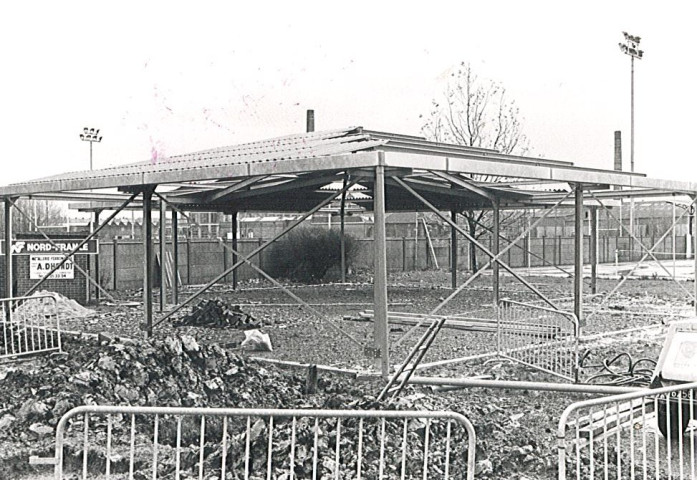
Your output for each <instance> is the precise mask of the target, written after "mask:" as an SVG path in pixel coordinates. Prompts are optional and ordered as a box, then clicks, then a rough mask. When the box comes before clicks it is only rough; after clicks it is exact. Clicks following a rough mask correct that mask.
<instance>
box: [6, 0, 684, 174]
mask: <svg viewBox="0 0 697 480" xmlns="http://www.w3.org/2000/svg"><path fill="white" fill-rule="evenodd" d="M245 4H246V5H245V6H241V2H233V1H228V2H195V3H194V2H190V3H189V4H183V2H176V4H175V2H146V1H139V2H128V1H119V2H111V3H109V5H107V6H104V5H102V4H101V3H100V2H94V1H92V2H71V1H61V2H53V1H52V2H48V1H46V2H4V3H3V5H2V7H0V45H2V46H1V47H0V55H1V59H2V69H1V70H0V71H1V72H2V74H1V75H0V85H1V87H2V88H0V121H1V122H2V136H1V138H2V146H1V149H2V150H1V151H2V153H3V155H4V158H3V160H2V165H3V169H2V172H3V174H2V178H1V179H0V184H7V183H12V182H16V181H21V180H26V179H31V178H36V177H40V176H45V175H49V174H53V173H61V172H66V171H72V170H81V169H87V168H89V146H88V144H87V143H86V142H81V141H80V139H79V134H80V132H81V130H82V128H83V127H84V126H89V127H98V128H100V129H101V131H102V134H103V137H104V139H103V141H102V143H101V144H98V145H95V146H94V165H95V168H101V167H105V166H109V165H116V164H122V163H128V162H134V161H141V160H148V159H150V158H151V157H152V156H153V155H158V156H163V155H172V154H177V153H185V152H188V151H195V150H200V149H205V148H212V147H216V146H221V145H230V144H235V143H241V142H246V141H252V140H258V139H264V138H270V137H274V136H279V135H286V134H290V133H298V132H302V131H303V130H304V128H305V110H306V109H308V108H312V109H314V110H315V112H316V128H317V130H322V129H330V128H337V127H345V126H357V125H361V126H364V127H366V128H370V129H378V130H385V131H392V132H399V133H406V134H419V133H420V128H421V125H422V122H423V120H422V119H420V118H419V115H421V114H426V113H428V111H429V107H430V103H431V100H432V99H433V98H435V97H438V96H439V95H440V94H441V93H442V92H443V89H444V86H445V81H446V79H447V77H448V72H449V71H450V70H451V69H452V68H454V67H456V66H457V65H458V64H459V63H460V62H462V61H465V62H469V63H470V64H471V65H472V67H473V69H474V70H475V72H476V73H477V74H478V75H479V76H480V77H484V78H488V79H491V80H494V81H497V82H500V83H502V84H503V85H504V86H505V87H506V89H507V91H508V93H509V95H510V97H511V98H514V99H515V100H516V102H517V104H518V106H519V107H520V111H521V115H522V117H523V122H524V128H525V132H526V134H527V136H528V137H529V140H530V145H531V147H532V154H533V155H535V156H538V155H539V156H544V157H547V158H554V159H561V160H570V161H573V162H575V163H576V164H578V165H581V166H588V167H599V168H608V169H610V168H612V159H613V131H614V130H622V132H623V141H624V153H625V155H624V163H625V168H626V169H629V141H630V136H629V120H630V100H629V99H630V95H629V91H630V90H629V87H630V59H629V57H627V56H626V55H624V54H622V53H621V52H620V50H619V47H618V43H619V42H621V41H623V40H624V38H623V36H622V31H625V30H626V31H628V32H629V33H632V34H634V35H638V36H641V37H642V40H641V47H642V49H643V50H644V51H645V54H644V59H643V60H641V61H638V62H637V63H636V77H635V80H636V104H635V105H636V155H635V165H636V167H635V170H636V171H639V172H644V173H647V174H649V175H650V176H652V177H657V178H672V179H681V180H691V181H697V158H696V155H695V153H694V150H695V147H694V144H693V143H692V140H693V139H694V137H695V135H696V133H697V122H696V121H695V117H694V114H695V112H696V111H697V93H696V92H695V89H696V88H695V85H696V84H697V82H696V80H697V78H696V77H697V66H696V62H695V46H694V43H695V42H694V37H693V35H694V34H693V33H691V32H693V30H694V22H695V18H697V12H696V11H695V10H697V7H695V5H696V4H695V2H694V1H684V2H670V1H668V2H641V1H634V2H625V1H613V2H601V1H583V2H561V1H549V2H546V1H544V2H543V1H535V0H527V1H510V2H503V1H484V2H483V1H477V2H473V1H456V2H439V1H433V0H430V1H427V2H418V4H417V5H418V6H410V5H411V4H409V3H408V2H379V1H373V2H362V1H352V2H331V1H326V0H325V1H323V2H312V3H311V2H303V1H294V2H258V1H257V2H245Z"/></svg>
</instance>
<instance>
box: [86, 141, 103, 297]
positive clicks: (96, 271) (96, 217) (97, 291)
mask: <svg viewBox="0 0 697 480" xmlns="http://www.w3.org/2000/svg"><path fill="white" fill-rule="evenodd" d="M91 144H92V143H91V142H90V145H91ZM100 213H102V212H101V210H96V211H95V212H94V224H95V225H99V214H100ZM97 241H99V239H97ZM88 258H89V257H88ZM94 281H95V282H97V283H96V285H97V286H98V287H99V286H101V282H100V281H99V247H97V254H96V255H94ZM99 294H100V289H99V288H95V289H94V300H95V301H96V302H97V305H99V300H100V295H99Z"/></svg>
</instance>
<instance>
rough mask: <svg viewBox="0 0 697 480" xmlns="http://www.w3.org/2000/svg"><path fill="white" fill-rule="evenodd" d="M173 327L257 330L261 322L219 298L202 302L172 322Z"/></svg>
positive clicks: (237, 306) (238, 307)
mask: <svg viewBox="0 0 697 480" xmlns="http://www.w3.org/2000/svg"><path fill="white" fill-rule="evenodd" d="M172 325H173V326H175V327H208V328H238V329H248V328H259V327H261V326H262V322H261V320H256V319H255V318H254V317H252V316H251V315H249V314H247V313H245V312H243V311H242V309H241V308H240V306H239V305H230V304H229V303H227V302H226V301H225V300H223V299H221V298H214V299H211V300H202V301H200V302H199V303H198V304H197V305H196V306H194V307H193V309H192V310H191V313H189V314H188V315H186V316H184V317H182V318H180V319H177V320H174V321H173V322H172Z"/></svg>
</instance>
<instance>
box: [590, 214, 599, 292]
mask: <svg viewBox="0 0 697 480" xmlns="http://www.w3.org/2000/svg"><path fill="white" fill-rule="evenodd" d="M590 222H591V228H590V251H589V253H590V262H591V293H592V294H593V295H595V294H596V293H598V207H590Z"/></svg>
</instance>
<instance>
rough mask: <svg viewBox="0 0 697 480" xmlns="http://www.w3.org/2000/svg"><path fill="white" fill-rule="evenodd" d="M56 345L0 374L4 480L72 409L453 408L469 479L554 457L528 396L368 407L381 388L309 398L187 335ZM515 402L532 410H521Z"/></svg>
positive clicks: (333, 388)
mask: <svg viewBox="0 0 697 480" xmlns="http://www.w3.org/2000/svg"><path fill="white" fill-rule="evenodd" d="M64 347H65V352H64V353H61V354H54V355H51V356H46V357H38V358H35V359H32V360H31V361H25V362H20V363H17V364H6V365H4V366H3V367H2V368H0V385H1V386H2V388H0V445H2V446H3V448H2V450H1V452H2V453H0V469H2V471H3V472H5V474H6V475H8V477H6V478H27V477H26V476H27V475H31V474H32V473H31V472H44V473H45V472H46V471H47V469H46V467H43V468H40V469H38V468H36V467H30V466H29V465H28V459H29V456H30V455H39V456H53V454H54V445H55V439H54V437H55V427H56V424H57V423H58V421H59V420H60V418H61V416H62V415H63V414H65V413H66V412H67V411H68V410H70V409H71V408H73V407H76V406H79V405H147V406H187V407H240V408H250V407H253V408H329V409H398V410H405V409H409V410H453V411H458V412H460V413H463V414H465V415H466V416H468V418H470V419H471V420H472V421H473V423H474V426H475V429H476V431H477V435H478V445H477V460H478V465H477V470H478V478H504V477H501V475H505V476H506V478H518V477H517V475H519V474H520V475H523V474H524V475H527V477H521V478H547V476H548V475H551V473H552V472H553V471H554V467H555V465H554V452H553V451H552V450H551V449H548V448H545V447H544V445H545V444H546V443H549V445H553V443H552V441H551V440H552V435H549V437H550V438H549V442H547V441H545V440H542V439H540V438H539V435H537V433H536V431H538V429H537V428H535V427H532V428H530V427H529V426H528V425H525V424H521V423H522V421H520V417H521V413H522V412H526V411H527V412H526V413H525V416H526V417H527V420H529V421H531V422H535V423H538V422H541V423H542V424H545V423H546V422H547V421H548V420H549V417H548V413H547V412H545V410H544V409H543V408H542V406H543V404H544V401H542V397H538V396H537V395H536V394H535V393H532V394H530V395H531V396H528V393H527V392H525V394H524V395H523V398H519V399H513V400H511V399H505V398H497V399H495V400H494V399H493V397H492V395H491V393H492V392H486V391H480V392H475V391H470V392H468V393H467V394H466V395H462V394H460V395H442V394H441V395H426V394H423V393H417V392H415V390H414V389H412V388H408V389H407V392H405V393H406V395H404V396H402V397H401V398H400V399H398V400H395V401H388V402H383V403H377V402H375V400H374V399H375V394H376V393H377V392H378V391H379V389H380V387H381V386H382V384H381V383H380V382H375V383H356V382H353V381H352V380H348V379H345V378H344V377H334V376H322V377H321V378H320V382H319V389H318V393H316V394H312V395H308V394H306V393H305V392H304V391H303V390H304V386H305V377H304V376H301V375H298V374H297V373H298V371H297V370H296V371H294V372H293V371H288V370H283V369H277V368H275V367H274V366H269V367H266V366H264V367H262V366H261V365H260V364H259V363H257V362H255V361H253V360H249V359H246V358H245V357H243V356H241V355H239V354H237V353H235V352H232V351H229V350H226V349H223V348H221V347H220V346H218V345H217V344H209V345H203V344H200V343H198V342H197V341H196V339H195V338H194V337H192V336H188V335H182V336H168V337H165V338H163V339H153V340H147V341H146V340H137V341H134V340H130V339H119V338H116V339H114V340H110V341H102V342H99V341H97V340H95V339H91V338H85V337H82V338H70V337H69V338H66V340H65V344H64ZM301 373H304V372H302V371H301ZM547 399H548V400H549V398H547ZM521 400H522V403H523V404H525V403H528V402H530V403H531V405H529V407H531V408H524V409H523V408H521V406H522V405H521ZM537 427H539V425H537ZM550 433H551V432H550ZM262 443H263V442H262ZM310 447H311V445H308V448H310ZM35 468H36V469H35ZM506 472H507V473H506ZM513 472H515V474H514V473H513ZM28 478H33V477H31V476H30V477H28Z"/></svg>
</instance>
